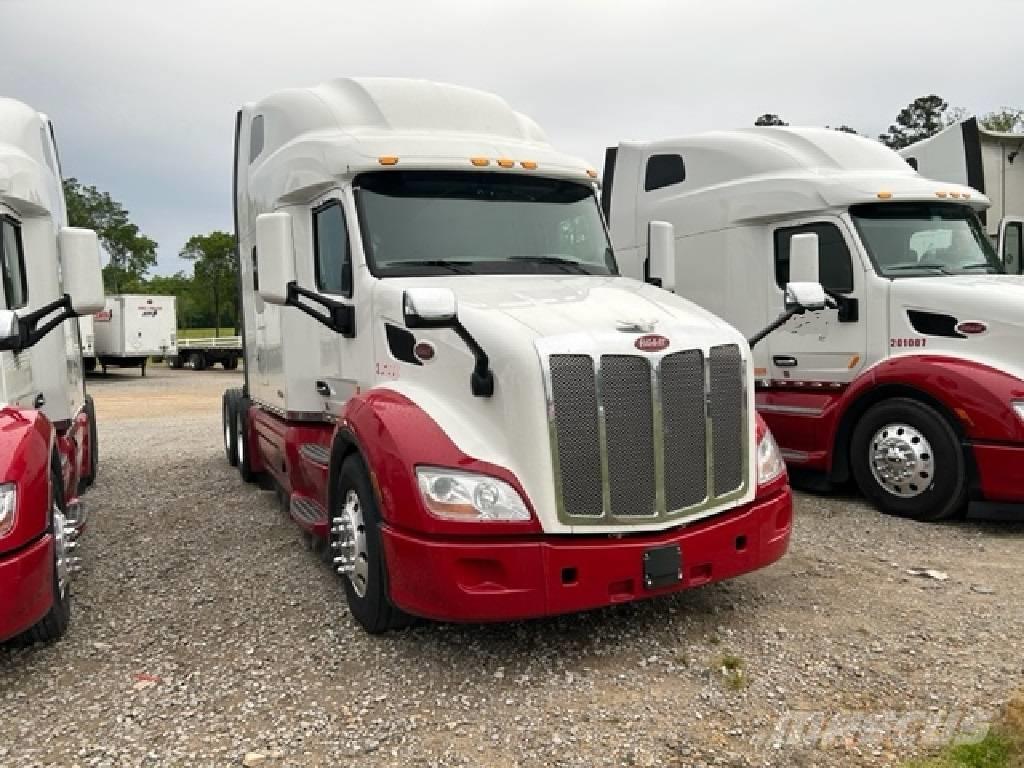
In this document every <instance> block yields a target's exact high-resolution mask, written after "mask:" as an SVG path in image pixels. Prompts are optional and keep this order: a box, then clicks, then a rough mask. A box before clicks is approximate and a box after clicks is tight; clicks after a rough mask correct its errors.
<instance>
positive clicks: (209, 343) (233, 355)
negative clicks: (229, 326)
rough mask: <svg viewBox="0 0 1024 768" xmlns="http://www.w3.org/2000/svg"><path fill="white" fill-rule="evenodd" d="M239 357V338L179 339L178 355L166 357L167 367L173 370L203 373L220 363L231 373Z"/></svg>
mask: <svg viewBox="0 0 1024 768" xmlns="http://www.w3.org/2000/svg"><path fill="white" fill-rule="evenodd" d="M241 357H242V337H241V336H209V337H206V338H202V339H179V340H178V353H177V354H176V355H168V356H167V365H168V367H170V368H175V369H178V368H191V369H192V370H193V371H205V370H206V369H207V368H212V367H213V366H214V365H216V364H217V363H220V364H221V365H222V366H224V370H225V371H233V370H235V369H236V368H238V361H239V360H240V359H241Z"/></svg>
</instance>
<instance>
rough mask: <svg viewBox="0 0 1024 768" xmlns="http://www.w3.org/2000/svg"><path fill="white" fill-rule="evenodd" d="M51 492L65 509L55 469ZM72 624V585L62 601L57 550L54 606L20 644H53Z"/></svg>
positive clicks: (22, 637)
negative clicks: (58, 577)
mask: <svg viewBox="0 0 1024 768" xmlns="http://www.w3.org/2000/svg"><path fill="white" fill-rule="evenodd" d="M55 461H56V459H55ZM50 484H51V492H52V493H53V494H54V495H55V498H56V502H57V507H58V509H60V510H62V511H63V509H64V489H63V488H62V487H61V479H60V471H59V470H58V469H57V467H54V468H52V469H51V471H50ZM50 530H51V531H52V530H53V518H52V512H51V513H50ZM70 624H71V584H70V583H69V584H68V587H67V589H66V590H65V591H64V597H63V599H61V596H60V592H59V591H58V586H57V550H56V549H54V556H53V604H52V605H51V606H50V610H49V611H47V613H46V615H45V616H43V618H41V619H40V620H39V622H38V623H37V624H36V625H35V626H34V627H30V628H29V629H28V630H26V631H25V632H24V633H23V634H22V635H21V636H20V637H19V638H18V642H20V643H24V644H31V643H53V642H56V641H57V640H60V639H61V638H62V637H64V635H65V634H67V631H68V626H70Z"/></svg>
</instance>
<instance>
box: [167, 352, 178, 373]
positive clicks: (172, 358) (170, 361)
mask: <svg viewBox="0 0 1024 768" xmlns="http://www.w3.org/2000/svg"><path fill="white" fill-rule="evenodd" d="M167 367H168V368H171V369H173V370H175V371H176V370H178V369H180V368H181V358H180V357H179V356H178V355H168V356H167Z"/></svg>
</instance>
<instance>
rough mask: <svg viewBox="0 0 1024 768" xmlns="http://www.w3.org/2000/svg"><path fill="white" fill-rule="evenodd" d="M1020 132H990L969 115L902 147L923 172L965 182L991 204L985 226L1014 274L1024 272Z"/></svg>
mask: <svg viewBox="0 0 1024 768" xmlns="http://www.w3.org/2000/svg"><path fill="white" fill-rule="evenodd" d="M1021 150H1024V134H1021V133H1001V132H999V131H990V130H987V129H985V128H982V127H981V126H980V125H978V120H977V118H974V117H972V118H970V119H969V120H964V121H963V122H961V123H957V124H955V125H951V126H949V127H948V128H946V129H945V130H944V131H942V132H941V133H938V134H936V135H935V136H932V137H931V138H929V139H925V140H924V141H919V142H917V143H916V144H913V145H911V146H909V147H907V148H906V149H902V150H900V154H901V155H902V156H903V158H904V159H905V160H906V161H907V162H908V163H910V165H911V166H912V167H913V168H915V169H917V170H918V171H919V172H920V173H921V174H923V175H925V176H928V177H929V178H932V179H939V180H940V181H947V182H953V183H956V184H964V185H966V186H969V187H973V188H974V189H976V190H978V191H979V192H982V193H983V194H985V195H986V196H987V197H988V199H989V200H990V201H991V203H992V206H991V207H990V208H989V209H988V210H985V211H981V212H980V216H981V219H982V222H983V223H984V224H985V230H986V231H987V232H988V234H989V236H990V237H991V238H992V241H993V242H995V243H996V244H997V250H998V253H999V255H1000V258H1001V259H1002V261H1003V263H1004V264H1005V266H1006V271H1007V272H1009V273H1010V274H1013V275H1020V274H1024V155H1022V154H1021Z"/></svg>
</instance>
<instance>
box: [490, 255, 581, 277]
mask: <svg viewBox="0 0 1024 768" xmlns="http://www.w3.org/2000/svg"><path fill="white" fill-rule="evenodd" d="M508 260H509V261H523V262H526V263H527V264H551V265H553V266H556V267H562V268H563V270H564V271H565V272H570V273H573V274H577V275H589V274H591V272H590V270H588V269H587V268H586V266H584V265H583V264H581V263H580V262H578V261H573V260H572V259H563V258H562V257H561V256H509V257H508Z"/></svg>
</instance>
